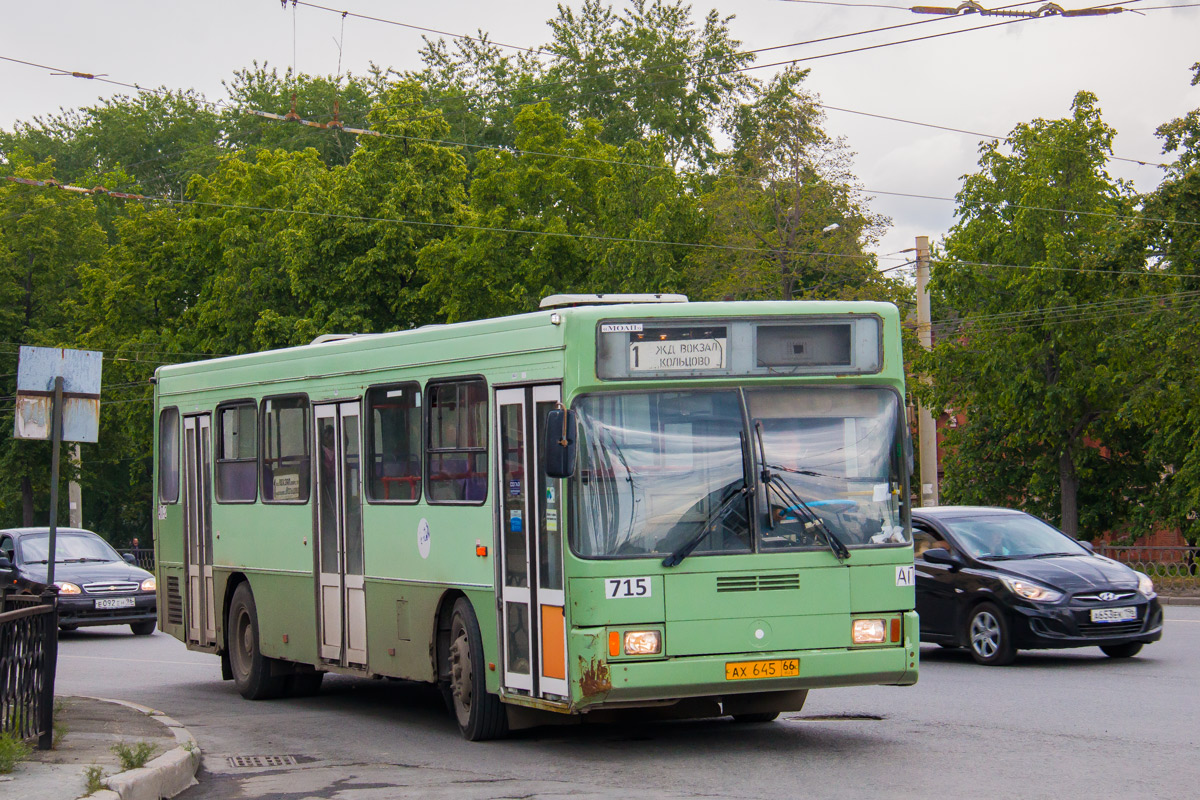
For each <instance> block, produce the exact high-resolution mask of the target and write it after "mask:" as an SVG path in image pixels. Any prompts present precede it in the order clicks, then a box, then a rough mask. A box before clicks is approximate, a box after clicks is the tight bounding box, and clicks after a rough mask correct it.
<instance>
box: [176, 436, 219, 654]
mask: <svg viewBox="0 0 1200 800" xmlns="http://www.w3.org/2000/svg"><path fill="white" fill-rule="evenodd" d="M211 430H212V416H211V415H210V414H196V415H193V416H188V417H184V418H183V536H184V540H185V544H186V547H185V552H186V554H187V555H186V557H187V607H188V617H187V628H188V634H187V635H188V641H189V642H191V643H192V644H196V645H200V646H201V647H211V646H212V645H215V644H216V642H217V612H216V602H215V600H214V599H213V567H212V565H213V559H212V543H213V532H212V449H211V448H212V436H211Z"/></svg>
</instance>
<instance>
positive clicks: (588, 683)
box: [579, 656, 612, 697]
mask: <svg viewBox="0 0 1200 800" xmlns="http://www.w3.org/2000/svg"><path fill="white" fill-rule="evenodd" d="M579 674H580V678H579V688H580V689H582V690H583V696H584V697H591V696H592V695H597V694H606V693H608V692H610V691H612V679H611V677H610V676H609V674H608V664H606V663H605V662H603V661H597V660H596V659H595V658H592V660H591V662H590V663H587V662H585V661H584V660H583V656H580V657H579Z"/></svg>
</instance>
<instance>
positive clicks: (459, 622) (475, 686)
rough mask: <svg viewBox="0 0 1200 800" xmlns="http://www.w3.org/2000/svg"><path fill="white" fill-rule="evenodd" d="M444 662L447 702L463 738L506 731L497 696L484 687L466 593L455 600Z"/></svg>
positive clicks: (476, 622)
mask: <svg viewBox="0 0 1200 800" xmlns="http://www.w3.org/2000/svg"><path fill="white" fill-rule="evenodd" d="M447 662H448V663H449V665H450V705H451V707H452V708H453V709H454V717H455V720H456V721H457V722H458V730H459V731H460V732H461V733H462V735H463V738H465V739H467V740H468V741H472V742H478V741H482V740H484V739H495V738H497V737H500V736H503V735H504V734H506V733H508V715H507V714H506V713H505V711H504V706H503V704H501V702H500V698H498V697H496V695H494V694H488V691H487V681H486V678H485V676H484V671H483V664H484V658H483V640H482V639H481V638H480V635H479V620H478V619H477V618H476V617H475V609H474V608H472V607H471V603H470V601H469V600H467V599H466V598H465V597H460V598H458V600H457V601H456V602H455V603H454V611H453V612H452V614H451V619H450V648H449V652H448V653H447Z"/></svg>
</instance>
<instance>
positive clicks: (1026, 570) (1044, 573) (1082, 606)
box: [912, 506, 1163, 666]
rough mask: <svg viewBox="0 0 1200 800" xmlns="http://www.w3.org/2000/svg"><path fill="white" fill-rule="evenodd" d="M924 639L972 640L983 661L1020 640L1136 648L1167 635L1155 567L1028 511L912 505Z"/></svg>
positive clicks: (1005, 653) (1025, 645) (1123, 653)
mask: <svg viewBox="0 0 1200 800" xmlns="http://www.w3.org/2000/svg"><path fill="white" fill-rule="evenodd" d="M912 522H913V548H914V550H913V552H914V556H915V558H914V562H915V565H916V573H917V574H916V584H917V586H916V588H917V613H918V615H919V616H920V618H921V641H922V642H933V643H936V644H940V645H942V646H944V647H964V646H965V647H969V648H970V650H971V655H972V657H974V659H975V660H976V661H977V662H979V663H980V664H988V665H997V666H998V665H1002V664H1008V663H1011V662H1012V660H1013V659H1014V658H1015V657H1016V653H1017V650H1020V649H1042V648H1062V647H1089V646H1099V647H1100V649H1101V650H1103V651H1104V653H1105V654H1107V655H1109V656H1111V657H1113V658H1129V657H1131V656H1134V655H1137V653H1138V651H1140V650H1141V649H1142V645H1144V644H1148V643H1149V642H1156V641H1158V640H1159V639H1160V638H1161V637H1162V625H1163V617H1162V607H1161V606H1160V605H1159V602H1158V596H1157V595H1156V594H1155V592H1154V583H1153V582H1152V581H1151V580H1150V578H1149V577H1147V576H1146V575H1143V574H1142V573H1140V572H1136V571H1134V570H1132V569H1130V568H1129V567H1127V566H1125V565H1124V564H1119V563H1117V562H1116V561H1113V560H1111V559H1108V558H1104V557H1103V556H1098V555H1096V554H1095V553H1094V552H1092V549H1091V546H1090V545H1086V544H1081V543H1080V542H1077V541H1076V540H1074V539H1072V538H1071V537H1069V536H1067V535H1066V534H1065V533H1062V532H1061V531H1059V530H1058V529H1057V528H1055V527H1053V526H1051V525H1049V524H1047V523H1045V522H1043V521H1042V520H1040V519H1038V518H1037V517H1033V516H1030V515H1029V514H1026V513H1024V512H1022V511H1015V510H1012V509H1005V508H972V507H964V506H942V507H938V508H922V509H914V510H913V515H912Z"/></svg>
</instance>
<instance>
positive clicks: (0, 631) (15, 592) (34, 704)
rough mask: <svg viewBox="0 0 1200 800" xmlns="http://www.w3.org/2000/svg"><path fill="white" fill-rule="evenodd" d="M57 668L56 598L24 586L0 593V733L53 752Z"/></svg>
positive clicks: (35, 586)
mask: <svg viewBox="0 0 1200 800" xmlns="http://www.w3.org/2000/svg"><path fill="white" fill-rule="evenodd" d="M22 584H23V585H22ZM33 590H36V591H37V592H38V593H37V594H34V593H31V592H32V591H33ZM57 662H58V596H57V594H56V593H55V592H54V591H53V589H51V588H48V587H45V586H43V585H41V584H24V582H21V584H18V585H17V586H13V587H5V588H0V733H11V734H15V735H16V736H18V737H20V738H21V739H26V740H29V739H34V738H36V739H37V745H38V747H39V748H40V749H42V750H49V749H50V748H51V746H53V743H54V672H55V667H56V666H57Z"/></svg>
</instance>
